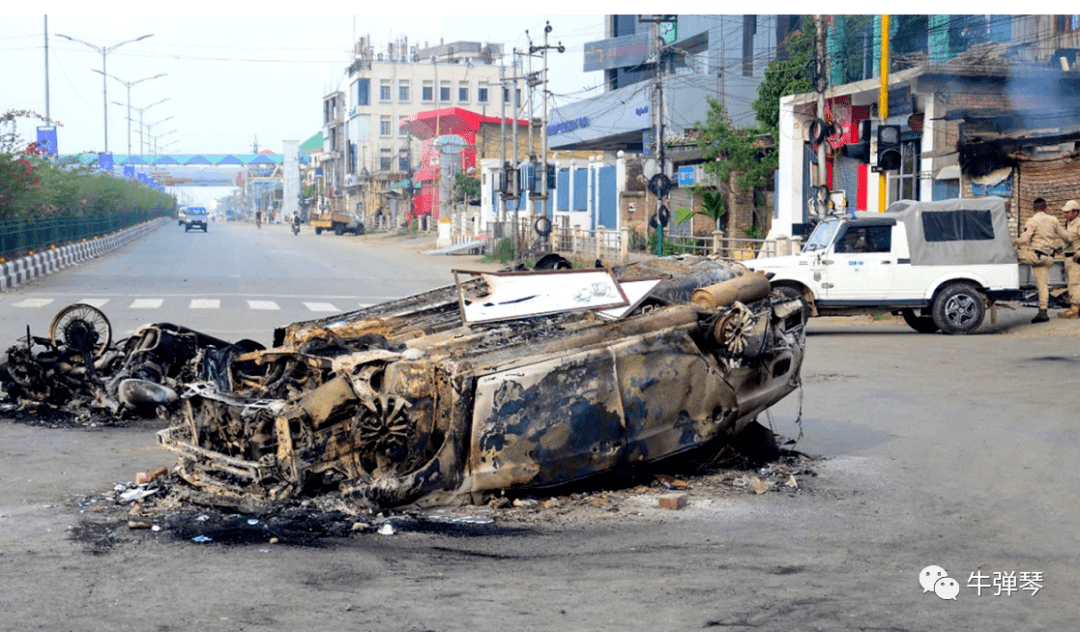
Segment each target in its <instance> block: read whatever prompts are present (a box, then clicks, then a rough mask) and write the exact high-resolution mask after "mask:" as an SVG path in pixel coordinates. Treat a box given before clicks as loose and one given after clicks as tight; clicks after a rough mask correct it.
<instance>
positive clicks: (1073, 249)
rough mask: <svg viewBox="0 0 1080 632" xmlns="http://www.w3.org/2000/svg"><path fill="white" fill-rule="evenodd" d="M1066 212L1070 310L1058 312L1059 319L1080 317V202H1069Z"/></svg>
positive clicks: (1065, 207)
mask: <svg viewBox="0 0 1080 632" xmlns="http://www.w3.org/2000/svg"><path fill="white" fill-rule="evenodd" d="M1061 210H1063V211H1065V234H1066V235H1068V239H1066V240H1065V275H1066V279H1067V282H1066V285H1067V286H1068V288H1069V309H1067V310H1065V311H1063V312H1058V318H1077V317H1080V202H1078V201H1076V200H1069V201H1068V202H1066V203H1065V206H1063V207H1061Z"/></svg>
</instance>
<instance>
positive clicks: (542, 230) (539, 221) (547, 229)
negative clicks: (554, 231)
mask: <svg viewBox="0 0 1080 632" xmlns="http://www.w3.org/2000/svg"><path fill="white" fill-rule="evenodd" d="M533 230H535V231H536V234H537V235H540V236H541V237H547V236H548V235H550V234H551V220H550V219H548V218H546V217H538V218H536V221H535V222H534V223H533Z"/></svg>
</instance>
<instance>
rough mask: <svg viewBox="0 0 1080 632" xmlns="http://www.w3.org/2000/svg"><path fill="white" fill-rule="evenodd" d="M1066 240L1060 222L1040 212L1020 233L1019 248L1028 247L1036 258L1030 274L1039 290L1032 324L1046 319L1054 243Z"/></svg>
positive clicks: (1033, 216)
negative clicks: (1037, 303) (1037, 309)
mask: <svg viewBox="0 0 1080 632" xmlns="http://www.w3.org/2000/svg"><path fill="white" fill-rule="evenodd" d="M1068 238H1069V236H1068V235H1066V234H1065V229H1064V228H1062V227H1061V222H1059V221H1058V220H1057V218H1056V217H1054V216H1053V215H1047V214H1046V213H1044V212H1042V211H1039V212H1038V213H1035V214H1034V215H1032V216H1031V217H1030V218H1029V219H1028V221H1027V222H1026V223H1025V224H1024V232H1022V233H1020V239H1019V243H1020V246H1022V247H1023V246H1027V247H1030V248H1031V249H1032V250H1034V251H1035V256H1036V258H1037V261H1036V263H1034V264H1032V266H1031V274H1032V276H1034V277H1035V286H1036V287H1037V288H1038V290H1039V315H1038V316H1036V317H1035V319H1036V320H1035V321H1033V322H1042V321H1043V320H1044V319H1045V318H1046V307H1047V305H1049V303H1050V264H1051V263H1053V262H1054V251H1055V250H1057V248H1056V242H1058V241H1059V240H1060V241H1067V240H1068Z"/></svg>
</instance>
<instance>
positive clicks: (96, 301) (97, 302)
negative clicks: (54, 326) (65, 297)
mask: <svg viewBox="0 0 1080 632" xmlns="http://www.w3.org/2000/svg"><path fill="white" fill-rule="evenodd" d="M79 302H80V303H82V304H84V305H90V306H91V307H96V308H98V309H101V308H102V307H105V303H108V302H109V299H107V298H84V299H82V300H81V301H79Z"/></svg>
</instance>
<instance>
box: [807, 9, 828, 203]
mask: <svg viewBox="0 0 1080 632" xmlns="http://www.w3.org/2000/svg"><path fill="white" fill-rule="evenodd" d="M814 27H815V31H814V92H816V93H817V120H819V121H821V122H822V123H824V122H825V89H826V88H827V87H828V84H827V81H826V80H825V19H824V16H821V15H815V16H814ZM825 134H826V137H827V135H828V132H827V131H826V132H825ZM811 142H814V141H813V139H811ZM825 160H826V157H825V139H824V138H823V139H822V141H821V142H820V143H818V146H817V173H816V176H815V178H814V180H815V183H816V184H817V193H816V194H815V197H816V198H817V214H818V217H817V219H819V220H821V219H825V216H826V215H828V208H829V199H828V190H829V171H828V165H826V163H825Z"/></svg>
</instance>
